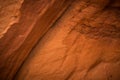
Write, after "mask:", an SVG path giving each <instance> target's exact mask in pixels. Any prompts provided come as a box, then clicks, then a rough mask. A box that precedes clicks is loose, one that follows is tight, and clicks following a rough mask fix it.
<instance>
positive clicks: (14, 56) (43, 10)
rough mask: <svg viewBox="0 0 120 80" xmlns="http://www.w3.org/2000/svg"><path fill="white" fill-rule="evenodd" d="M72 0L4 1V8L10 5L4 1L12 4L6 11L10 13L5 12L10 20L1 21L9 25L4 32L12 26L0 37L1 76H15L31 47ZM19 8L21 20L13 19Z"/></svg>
mask: <svg viewBox="0 0 120 80" xmlns="http://www.w3.org/2000/svg"><path fill="white" fill-rule="evenodd" d="M71 1H72V0H61V2H59V1H58V0H52V1H50V0H36V1H34V0H25V1H24V2H23V3H22V4H20V5H18V2H19V1H15V0H11V1H9V0H7V1H5V2H4V1H1V4H2V3H3V6H2V7H3V8H6V6H5V5H4V3H5V4H7V5H8V8H7V9H6V10H4V9H3V10H2V11H4V12H5V13H8V14H9V15H7V16H6V15H5V16H4V15H3V14H1V15H3V19H4V21H6V22H4V25H2V24H1V27H0V28H5V29H2V30H1V34H3V33H2V32H6V29H7V28H9V30H7V32H6V33H4V36H3V37H2V38H1V39H0V80H12V78H13V77H14V76H15V74H16V72H17V70H18V69H19V67H20V66H21V64H22V63H23V61H24V60H25V59H26V57H27V56H28V54H29V53H30V51H31V49H32V48H33V47H34V45H35V44H36V43H37V41H38V40H39V39H40V38H41V37H42V36H43V35H44V34H45V33H46V31H47V30H48V29H49V28H50V27H51V26H52V25H53V24H54V23H55V22H56V20H57V19H58V18H59V17H60V16H61V14H62V13H63V12H64V11H65V10H66V8H67V7H68V6H69V5H70V3H71ZM14 2H15V3H14ZM11 4H13V5H12V7H11ZM18 6H19V7H20V6H21V7H20V9H19V10H17V9H18V8H17V7H18ZM18 12H19V13H20V15H19V16H18V17H20V18H19V21H17V20H9V19H11V17H13V16H16V17H17V15H16V13H18ZM14 13H15V14H14ZM8 23H12V25H8ZM5 26H7V27H5Z"/></svg>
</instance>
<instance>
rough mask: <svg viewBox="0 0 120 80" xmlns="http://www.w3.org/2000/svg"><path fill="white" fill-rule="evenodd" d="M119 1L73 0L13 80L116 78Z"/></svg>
mask: <svg viewBox="0 0 120 80" xmlns="http://www.w3.org/2000/svg"><path fill="white" fill-rule="evenodd" d="M119 4H120V3H119V0H114V1H112V0H74V2H73V3H72V5H71V6H70V7H69V9H67V11H66V12H65V13H64V15H63V16H62V17H61V18H60V19H59V20H58V21H57V22H56V24H55V25H54V26H53V27H52V28H51V29H50V30H49V31H48V32H47V34H46V35H45V36H44V37H43V38H42V40H40V41H39V43H38V44H37V45H36V47H35V48H34V49H33V50H32V52H31V54H30V56H29V57H28V58H27V60H26V61H25V63H24V64H23V66H22V67H21V69H20V71H19V72H18V74H17V76H16V80H119V79H120V5H119Z"/></svg>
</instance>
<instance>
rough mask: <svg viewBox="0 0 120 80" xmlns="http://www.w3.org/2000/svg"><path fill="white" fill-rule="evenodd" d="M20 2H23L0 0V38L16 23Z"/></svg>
mask: <svg viewBox="0 0 120 80" xmlns="http://www.w3.org/2000/svg"><path fill="white" fill-rule="evenodd" d="M22 2H23V0H0V37H2V36H3V34H4V33H5V32H6V31H7V30H8V28H9V27H10V26H11V25H12V24H14V23H17V22H18V20H19V17H20V10H19V9H20V7H21V5H22Z"/></svg>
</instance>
